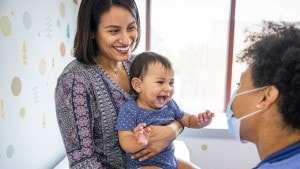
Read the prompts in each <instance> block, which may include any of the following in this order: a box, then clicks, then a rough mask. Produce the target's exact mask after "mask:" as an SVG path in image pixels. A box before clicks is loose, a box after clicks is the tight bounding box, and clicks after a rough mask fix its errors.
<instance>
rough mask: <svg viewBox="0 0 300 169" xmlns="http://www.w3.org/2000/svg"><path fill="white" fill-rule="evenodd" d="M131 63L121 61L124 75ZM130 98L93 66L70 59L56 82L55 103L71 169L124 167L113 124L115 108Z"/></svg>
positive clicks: (115, 115) (120, 168)
mask: <svg viewBox="0 0 300 169" xmlns="http://www.w3.org/2000/svg"><path fill="white" fill-rule="evenodd" d="M131 60H133V57H131ZM131 60H130V61H126V62H123V66H124V67H125V70H126V71H127V73H128V72H129V66H130V63H131ZM130 98H131V95H130V94H128V93H127V92H126V91H124V90H123V89H121V88H120V87H119V86H118V85H117V84H115V83H114V82H113V81H112V80H111V79H110V78H109V76H108V75H107V74H106V73H105V72H104V71H103V70H102V69H101V68H100V67H98V66H97V65H85V64H82V63H80V62H79V61H77V60H73V61H72V62H71V63H70V64H69V65H67V66H66V68H65V69H64V71H63V72H62V74H61V75H60V76H59V78H58V81H57V86H56V89H55V104H56V115H57V121H58V124H59V128H60V132H61V135H62V138H63V142H64V145H65V149H66V152H67V157H68V160H69V165H70V168H71V169H79V168H80V169H85V168H89V169H108V168H109V169H123V168H125V167H124V159H123V155H124V154H123V153H124V152H123V151H122V150H121V148H120V145H119V142H118V134H117V131H116V130H115V125H116V120H117V115H118V110H119V107H120V106H121V105H123V104H124V103H125V102H126V101H127V100H128V99H130Z"/></svg>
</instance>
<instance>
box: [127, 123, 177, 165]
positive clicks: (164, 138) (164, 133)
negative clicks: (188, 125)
mask: <svg viewBox="0 0 300 169" xmlns="http://www.w3.org/2000/svg"><path fill="white" fill-rule="evenodd" d="M147 128H150V129H151V136H150V139H149V144H148V146H147V147H146V148H144V149H143V150H141V151H139V152H136V153H134V154H133V155H132V158H134V159H137V158H138V159H139V160H140V161H144V160H147V159H149V158H151V157H153V156H154V155H156V154H158V153H160V152H162V151H163V150H164V149H165V148H166V147H167V146H168V145H169V144H170V143H171V142H172V141H173V140H175V139H176V137H177V135H178V134H179V133H180V132H181V131H182V125H181V124H180V123H179V122H177V121H174V122H172V123H171V124H169V125H167V126H158V125H151V126H148V127H147Z"/></svg>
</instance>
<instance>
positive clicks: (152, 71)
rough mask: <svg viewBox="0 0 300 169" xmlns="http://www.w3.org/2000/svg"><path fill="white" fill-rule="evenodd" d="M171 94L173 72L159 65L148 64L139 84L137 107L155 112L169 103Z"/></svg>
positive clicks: (172, 90)
mask: <svg viewBox="0 0 300 169" xmlns="http://www.w3.org/2000/svg"><path fill="white" fill-rule="evenodd" d="M173 94H174V70H173V69H170V70H168V69H165V68H164V67H163V66H162V65H161V64H160V63H155V64H150V65H149V66H148V71H147V72H146V74H145V75H144V77H143V80H142V82H141V91H140V93H139V97H138V100H137V103H138V105H139V106H140V107H142V108H145V109H151V110H156V109H159V108H161V107H163V106H164V105H165V104H166V103H167V102H168V101H170V100H171V99H172V96H173Z"/></svg>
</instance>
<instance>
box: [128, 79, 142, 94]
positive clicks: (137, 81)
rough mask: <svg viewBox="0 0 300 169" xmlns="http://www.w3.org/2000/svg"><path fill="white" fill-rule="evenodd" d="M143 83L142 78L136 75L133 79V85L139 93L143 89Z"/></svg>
mask: <svg viewBox="0 0 300 169" xmlns="http://www.w3.org/2000/svg"><path fill="white" fill-rule="evenodd" d="M141 84H142V80H141V79H139V78H137V77H134V78H132V79H131V86H132V88H133V89H134V90H135V91H136V92H137V93H140V92H141V90H142V87H141Z"/></svg>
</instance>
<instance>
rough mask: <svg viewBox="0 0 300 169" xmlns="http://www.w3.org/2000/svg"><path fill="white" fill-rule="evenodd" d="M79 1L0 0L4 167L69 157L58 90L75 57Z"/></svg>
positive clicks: (37, 166) (44, 164) (39, 168)
mask: <svg viewBox="0 0 300 169" xmlns="http://www.w3.org/2000/svg"><path fill="white" fill-rule="evenodd" d="M78 4H79V2H78V1H76V0H73V1H71V0H70V1H66V0H27V1H21V0H0V79H1V87H0V168H1V169H16V168H25V169H27V168H28V169H48V168H53V166H55V165H56V164H57V163H58V162H59V161H60V160H61V158H63V156H64V155H65V150H64V147H63V143H62V139H61V136H60V133H59V129H58V126H57V121H56V114H55V106H54V105H55V104H54V89H55V85H56V80H57V77H58V75H59V74H60V73H61V71H62V69H63V67H64V66H65V65H66V64H67V63H68V62H69V61H70V60H71V59H72V57H71V49H72V45H73V44H72V43H73V39H72V38H73V35H74V32H75V25H76V16H77V11H78Z"/></svg>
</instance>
